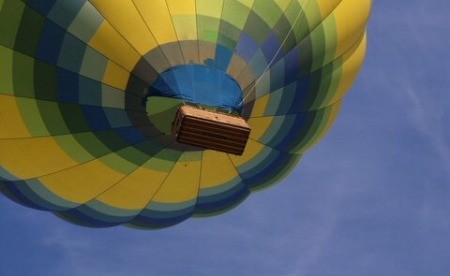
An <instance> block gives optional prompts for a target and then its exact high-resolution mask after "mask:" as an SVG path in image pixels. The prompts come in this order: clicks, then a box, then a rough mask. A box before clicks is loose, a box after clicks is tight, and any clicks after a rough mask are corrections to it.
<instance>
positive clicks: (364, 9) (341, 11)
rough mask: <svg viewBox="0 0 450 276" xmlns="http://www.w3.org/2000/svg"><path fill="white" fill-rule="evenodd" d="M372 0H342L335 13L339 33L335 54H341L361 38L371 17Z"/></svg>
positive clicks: (337, 55)
mask: <svg viewBox="0 0 450 276" xmlns="http://www.w3.org/2000/svg"><path fill="white" fill-rule="evenodd" d="M371 2H372V1H371V0H342V2H341V3H340V4H339V6H338V7H337V8H336V9H335V10H334V12H333V14H334V17H335V21H336V26H337V33H338V45H337V49H336V53H335V56H336V57H339V56H341V55H342V54H343V53H344V52H345V51H347V50H348V49H350V48H351V47H352V46H353V45H354V44H355V43H356V42H357V41H358V39H360V38H361V36H362V34H363V33H364V30H365V28H366V22H367V20H368V18H369V13H370V8H371Z"/></svg>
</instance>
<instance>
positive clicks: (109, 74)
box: [103, 61, 130, 91]
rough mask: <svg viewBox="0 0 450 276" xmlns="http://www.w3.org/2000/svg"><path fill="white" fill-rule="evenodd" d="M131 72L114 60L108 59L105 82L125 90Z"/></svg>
mask: <svg viewBox="0 0 450 276" xmlns="http://www.w3.org/2000/svg"><path fill="white" fill-rule="evenodd" d="M129 77H130V73H129V72H128V71H126V70H125V69H123V68H122V67H120V66H118V65H117V64H115V63H114V62H112V61H108V64H107V66H106V71H105V75H104V76H103V82H104V83H105V84H108V85H110V86H112V87H115V88H117V89H119V90H122V91H125V90H126V88H127V84H128V79H129Z"/></svg>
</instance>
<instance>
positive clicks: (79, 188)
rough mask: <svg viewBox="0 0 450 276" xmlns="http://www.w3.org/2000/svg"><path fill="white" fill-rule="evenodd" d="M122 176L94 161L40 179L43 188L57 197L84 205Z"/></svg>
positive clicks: (98, 161) (99, 161)
mask: <svg viewBox="0 0 450 276" xmlns="http://www.w3.org/2000/svg"><path fill="white" fill-rule="evenodd" d="M123 177H124V175H123V174H121V173H118V172H117V171H115V170H113V169H111V168H109V167H108V166H106V165H105V164H103V163H102V161H101V160H98V159H95V160H92V161H90V162H87V163H84V164H81V165H79V166H76V167H73V168H69V169H66V170H62V171H60V172H57V173H54V174H50V175H47V176H44V177H41V178H40V180H41V182H42V184H43V185H44V186H46V187H47V188H48V189H49V190H50V191H52V192H53V193H55V194H56V195H58V196H59V197H61V198H63V199H65V200H69V201H72V202H76V203H85V202H87V201H89V200H91V199H93V198H95V197H96V196H97V195H98V194H100V193H102V192H104V191H105V190H106V189H108V188H109V187H111V186H112V185H114V184H115V183H117V182H118V181H120V180H121V179H122V178H123Z"/></svg>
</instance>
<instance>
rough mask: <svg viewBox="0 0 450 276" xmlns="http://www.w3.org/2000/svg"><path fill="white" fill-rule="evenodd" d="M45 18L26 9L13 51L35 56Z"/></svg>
mask: <svg viewBox="0 0 450 276" xmlns="http://www.w3.org/2000/svg"><path fill="white" fill-rule="evenodd" d="M44 22H45V18H44V17H42V16H41V15H40V14H38V13H37V12H35V11H33V10H32V9H30V8H26V9H25V10H24V13H23V15H22V20H21V21H20V26H19V30H18V32H17V37H16V41H15V44H14V49H15V50H16V51H19V52H22V53H24V54H27V55H30V56H33V57H34V56H35V54H36V51H37V48H38V46H39V39H40V37H41V33H42V30H43V27H44Z"/></svg>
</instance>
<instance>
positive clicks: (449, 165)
mask: <svg viewBox="0 0 450 276" xmlns="http://www.w3.org/2000/svg"><path fill="white" fill-rule="evenodd" d="M449 11H450V1H448V0H429V1H423V0H408V1H393V0H374V5H373V14H372V18H371V22H370V24H369V48H368V55H367V59H366V63H365V65H364V67H363V70H362V71H361V74H360V76H359V78H358V80H357V82H356V84H355V86H354V87H353V88H352V90H351V92H350V93H349V95H348V96H347V98H346V101H345V103H344V106H343V109H342V111H341V114H340V116H339V118H338V120H337V122H336V124H335V125H334V127H333V128H332V129H331V131H330V133H329V134H328V135H327V136H326V138H325V139H324V140H323V141H321V142H320V143H319V144H318V145H317V146H316V147H315V148H313V149H312V150H311V151H310V152H308V153H307V154H306V156H305V157H304V159H303V160H302V161H301V162H300V165H299V166H298V168H297V169H296V170H294V172H293V173H292V174H291V175H290V176H289V177H288V178H287V179H285V180H284V181H283V182H282V183H280V184H279V185H277V186H275V187H273V188H272V189H269V190H265V191H263V192H260V193H256V194H253V195H252V196H250V198H248V199H247V200H246V201H245V202H244V203H243V204H241V205H240V206H239V207H238V208H236V209H234V210H233V211H231V212H229V213H226V214H224V215H221V216H218V217H213V218H208V219H189V220H188V221H186V222H184V223H181V224H179V225H177V226H175V227H171V228H168V229H164V230H159V231H139V230H133V229H129V228H126V227H114V228H108V229H90V228H82V227H79V226H75V225H72V224H69V223H66V222H64V221H62V220H60V219H58V218H56V217H55V216H54V215H52V214H50V213H46V212H40V211H36V210H32V209H28V208H25V207H22V206H20V205H18V204H15V203H13V202H11V201H10V200H8V199H6V198H5V197H3V196H0V210H1V215H0V226H1V228H0V244H1V245H0V275H2V276H3V275H83V276H89V275H95V276H99V275H295V276H297V275H319V276H321V275H377V276H378V275H396V276H400V275H408V276H411V275H450V123H449V122H450V115H449V114H450V113H449V111H450V92H449V91H450V90H449V87H450V73H449V72H450V58H449V55H450V17H449V16H448V13H449Z"/></svg>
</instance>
